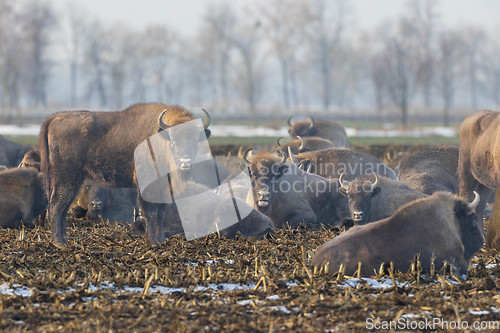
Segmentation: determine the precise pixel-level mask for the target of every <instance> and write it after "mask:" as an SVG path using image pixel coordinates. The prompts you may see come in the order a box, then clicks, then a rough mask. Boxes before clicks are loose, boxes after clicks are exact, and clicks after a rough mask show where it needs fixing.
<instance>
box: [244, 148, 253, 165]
mask: <svg viewBox="0 0 500 333" xmlns="http://www.w3.org/2000/svg"><path fill="white" fill-rule="evenodd" d="M252 149H253V148H248V149H247V150H245V152H244V153H243V161H245V163H246V164H247V165H249V164H252V162H250V161H249V160H248V153H249V152H250V150H252Z"/></svg>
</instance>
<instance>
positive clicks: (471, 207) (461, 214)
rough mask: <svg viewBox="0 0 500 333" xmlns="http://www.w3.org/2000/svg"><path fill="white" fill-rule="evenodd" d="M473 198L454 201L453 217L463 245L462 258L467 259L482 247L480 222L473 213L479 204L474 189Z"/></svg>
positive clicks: (477, 195)
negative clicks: (467, 200) (468, 200)
mask: <svg viewBox="0 0 500 333" xmlns="http://www.w3.org/2000/svg"><path fill="white" fill-rule="evenodd" d="M474 195H475V198H474V200H473V201H472V202H471V203H467V202H465V201H463V200H457V201H456V203H455V219H456V220H458V223H459V226H460V234H461V238H462V243H463V245H464V258H465V260H469V259H471V258H472V257H474V254H475V253H476V252H477V251H479V250H480V249H481V248H482V247H483V242H484V240H483V236H482V232H481V224H480V223H478V218H477V215H476V213H475V210H476V207H477V205H478V204H479V194H477V192H476V191H474Z"/></svg>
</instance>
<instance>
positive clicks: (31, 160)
mask: <svg viewBox="0 0 500 333" xmlns="http://www.w3.org/2000/svg"><path fill="white" fill-rule="evenodd" d="M19 167H20V168H35V169H36V170H38V171H40V151H39V150H37V149H34V150H30V151H28V152H27V153H26V154H24V156H23V159H22V160H21V162H20V163H19Z"/></svg>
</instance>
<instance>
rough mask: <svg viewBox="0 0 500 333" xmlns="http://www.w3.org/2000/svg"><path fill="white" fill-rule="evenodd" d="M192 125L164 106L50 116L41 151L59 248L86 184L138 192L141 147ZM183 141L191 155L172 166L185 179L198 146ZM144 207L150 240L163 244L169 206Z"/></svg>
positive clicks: (193, 140) (182, 113)
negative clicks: (168, 131)
mask: <svg viewBox="0 0 500 333" xmlns="http://www.w3.org/2000/svg"><path fill="white" fill-rule="evenodd" d="M205 112H206V111H205ZM207 116H208V113H207ZM193 119H194V117H193V115H192V113H191V112H189V111H188V110H186V109H184V108H182V107H180V106H167V105H164V104H160V103H149V104H135V105H132V106H130V107H129V108H127V109H125V110H123V111H117V112H89V111H75V112H61V113H56V114H53V115H51V116H49V117H48V118H47V119H46V120H45V121H44V123H43V124H42V128H41V133H40V142H39V146H40V159H41V171H42V173H43V177H44V185H45V189H46V193H47V197H48V199H49V214H48V215H49V221H50V223H51V228H52V230H51V231H52V241H53V242H54V244H55V245H57V246H65V244H66V243H67V236H66V213H67V211H68V208H69V206H70V204H71V202H72V201H73V199H74V198H75V197H76V195H77V193H78V190H79V189H80V186H81V185H82V183H83V182H84V180H88V181H95V182H97V183H103V184H106V185H107V186H111V187H133V186H134V179H133V178H134V161H133V159H134V150H135V149H136V147H137V146H138V145H139V144H140V143H141V142H143V141H145V140H146V139H148V138H149V137H150V136H152V135H154V134H156V133H158V132H160V131H162V130H163V129H167V128H170V127H172V126H175V125H178V124H182V123H185V122H187V121H191V120H193ZM209 123H210V118H207V121H206V122H205V124H204V127H205V132H206V136H207V137H208V136H209V135H210V130H208V128H207V127H208V125H209ZM174 132H175V131H174ZM184 134H185V133H184ZM186 137H188V139H186ZM169 139H170V142H171V143H172V144H173V143H177V141H176V140H177V138H176V137H170V138H169ZM179 140H180V141H181V142H178V146H179V147H183V149H184V151H185V152H186V154H185V156H182V158H180V160H179V161H172V163H176V165H177V164H178V165H179V166H180V173H183V172H188V171H189V170H188V169H189V162H190V161H191V160H194V158H195V156H196V154H197V148H198V141H199V140H198V137H193V136H187V135H182V138H180V139H179ZM168 160H171V159H168ZM175 168H176V167H172V169H175ZM139 202H140V203H141V202H142V204H143V206H144V208H143V211H144V214H145V216H146V219H147V223H146V235H147V237H148V240H149V241H150V242H151V243H153V244H159V243H162V242H163V241H164V240H165V235H164V233H163V230H162V228H163V222H164V221H160V218H159V215H161V216H162V217H165V216H166V214H167V213H166V212H165V211H166V210H168V206H167V205H168V204H152V203H144V202H143V201H142V200H141V199H139ZM159 210H160V214H158V211H159Z"/></svg>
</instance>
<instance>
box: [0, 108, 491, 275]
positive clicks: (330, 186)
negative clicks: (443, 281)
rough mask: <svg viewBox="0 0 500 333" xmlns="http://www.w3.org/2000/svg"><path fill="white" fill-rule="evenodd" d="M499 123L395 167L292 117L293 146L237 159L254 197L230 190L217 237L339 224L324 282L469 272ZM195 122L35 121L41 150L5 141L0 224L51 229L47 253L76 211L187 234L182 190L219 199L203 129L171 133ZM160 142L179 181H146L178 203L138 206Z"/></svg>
mask: <svg viewBox="0 0 500 333" xmlns="http://www.w3.org/2000/svg"><path fill="white" fill-rule="evenodd" d="M203 111H204V112H205V114H206V120H205V122H204V123H203V127H204V128H203V127H201V125H200V128H201V129H202V131H201V132H200V133H203V134H204V135H205V136H206V137H208V136H210V130H209V129H208V126H209V124H210V116H209V114H208V112H206V111H205V110H203ZM499 115H500V113H498V112H492V111H480V112H477V113H474V114H472V115H470V116H469V117H467V118H466V119H465V120H464V122H463V123H462V125H461V127H460V146H459V147H454V146H429V147H426V148H423V149H420V150H417V151H412V152H410V153H409V154H408V155H406V156H404V157H403V158H402V159H400V161H399V163H398V164H397V166H396V167H394V169H392V168H390V167H388V166H387V165H386V164H384V163H383V162H382V161H381V160H379V159H378V158H376V157H375V156H373V155H370V154H367V153H362V152H358V151H355V150H351V149H350V145H349V142H348V137H347V134H346V131H345V129H344V128H343V127H342V126H341V125H340V124H338V123H336V122H332V121H325V120H317V119H314V118H312V117H309V118H308V120H305V121H296V122H292V118H290V119H289V121H288V124H289V126H290V128H289V134H290V136H291V138H290V140H289V142H288V143H282V142H280V141H284V140H283V139H282V138H281V140H280V139H278V142H277V146H276V150H275V151H271V152H269V151H259V152H254V151H252V149H248V150H247V151H246V152H245V153H244V154H242V156H241V163H242V164H241V165H242V166H243V167H244V166H245V165H246V168H245V169H246V170H247V172H248V176H249V177H250V183H251V189H249V188H246V187H244V186H240V187H238V185H237V184H236V183H234V188H232V187H229V191H231V194H232V195H233V197H234V193H233V192H241V193H240V196H239V197H240V198H239V199H233V200H234V202H233V204H234V205H235V207H236V206H237V205H238V207H248V212H250V213H249V214H248V215H247V216H246V217H245V216H243V217H242V218H241V219H240V220H239V222H238V223H236V224H235V225H233V226H231V227H228V228H226V229H224V230H220V231H219V232H220V233H221V235H223V236H226V237H234V236H235V235H236V234H237V233H241V234H243V235H246V236H249V237H263V236H264V235H265V234H267V233H272V232H273V231H272V229H273V228H296V227H298V226H299V225H301V224H304V225H306V226H320V225H332V226H339V227H340V226H342V227H345V229H347V230H346V231H345V232H343V233H342V234H341V235H340V236H337V237H335V238H333V239H331V240H330V241H328V242H326V243H325V244H323V245H321V246H320V247H319V248H318V249H317V251H316V254H315V255H314V256H313V259H312V262H311V264H312V266H314V267H315V268H317V269H320V270H324V272H326V273H331V274H333V273H336V272H339V271H344V272H345V273H347V274H350V275H352V274H355V273H357V274H358V275H363V276H371V275H373V274H374V273H376V272H377V271H378V270H380V269H381V267H382V268H383V267H385V268H386V269H387V268H389V267H390V268H391V269H396V270H401V271H405V270H408V269H409V267H410V265H411V264H412V262H414V260H415V259H416V258H418V259H419V260H420V262H421V265H422V268H423V269H424V270H426V271H427V270H429V269H430V268H431V266H432V267H435V268H436V269H439V268H440V267H442V266H443V265H447V264H450V265H451V266H453V267H455V269H457V270H458V271H459V272H464V271H465V270H466V269H467V265H468V262H469V260H470V259H471V258H472V257H473V256H474V254H475V253H476V252H477V251H479V250H480V249H481V248H482V246H483V238H484V237H485V235H486V245H487V246H489V247H493V248H496V249H499V248H500V195H496V196H495V201H494V207H493V213H492V216H491V218H490V219H489V221H488V224H487V228H486V230H485V228H484V225H483V217H484V211H485V208H486V206H487V204H488V202H489V200H490V196H491V195H492V193H493V192H494V191H495V189H496V186H497V184H498V182H499V181H500V132H498V128H499V122H500V116H499ZM194 119H195V117H194V115H193V114H192V113H191V112H189V111H188V110H186V109H184V108H183V107H180V106H168V105H164V104H160V103H149V104H136V105H132V106H130V107H129V108H127V109H125V110H123V111H117V112H89V111H76V112H61V113H56V114H53V115H51V116H49V117H48V118H47V119H46V120H45V121H44V123H43V124H42V127H41V133H40V137H39V148H40V149H39V150H33V149H32V148H31V147H27V146H21V145H17V144H15V143H12V142H9V141H7V140H6V139H4V138H3V137H0V147H1V151H0V159H1V160H0V163H2V164H4V165H5V166H6V168H5V170H3V171H0V185H1V186H0V210H1V219H0V225H1V226H2V227H7V228H16V227H21V226H23V225H24V226H25V227H33V226H34V225H35V223H36V221H39V223H41V224H43V223H44V221H45V219H47V222H48V223H49V224H50V227H51V233H52V241H53V243H54V245H56V246H58V247H65V245H66V244H67V242H68V239H67V234H66V224H67V222H66V215H67V214H68V210H69V209H70V206H72V205H73V209H72V210H73V212H75V211H76V214H77V215H79V216H82V217H83V216H86V217H87V218H95V217H101V218H102V219H104V220H111V221H119V222H123V223H128V224H130V225H131V228H132V229H133V230H134V231H136V232H138V233H140V234H143V235H144V236H145V237H146V238H147V239H148V241H149V242H150V243H151V244H162V243H163V242H164V241H165V239H166V237H170V236H172V235H174V234H178V233H182V232H183V231H186V230H183V225H182V223H181V220H180V217H179V212H178V210H177V209H178V207H177V206H176V203H175V196H176V193H182V191H186V188H185V187H186V186H188V187H189V188H188V189H187V190H192V189H199V191H205V190H206V191H208V192H209V193H212V192H214V193H213V197H214V200H217V199H216V198H217V195H218V194H220V193H215V192H217V191H215V190H214V189H213V185H212V184H210V183H209V182H208V183H207V182H206V181H205V179H204V178H203V176H199V175H197V170H196V168H194V167H192V166H193V164H194V161H195V159H196V158H197V154H198V148H199V141H200V137H199V135H198V133H197V132H196V133H195V132H193V133H177V132H178V131H177V132H176V131H166V130H167V129H172V128H174V127H175V126H176V125H179V124H184V123H186V122H189V121H191V120H194ZM200 124H201V123H200ZM167 132H168V135H167ZM176 133H177V134H176ZM154 135H162V137H163V138H165V139H166V141H167V143H168V147H169V150H168V151H169V152H178V153H175V154H173V153H171V155H167V156H166V157H165V161H166V162H165V163H167V165H168V166H169V168H170V170H175V172H173V173H172V174H169V175H168V176H167V175H163V174H160V173H158V170H156V172H157V174H156V175H155V174H151V175H150V176H151V177H159V178H161V177H165V179H167V177H168V182H165V181H164V182H162V184H167V185H166V187H167V190H168V191H169V193H174V200H173V202H151V200H146V199H145V198H144V197H143V195H141V191H140V187H139V185H138V177H139V176H140V175H137V172H136V171H137V170H135V164H134V150H135V149H136V147H137V146H138V145H139V144H141V143H143V142H148V145H149V149H150V151H151V154H152V161H153V162H155V163H156V161H157V160H160V159H161V158H163V157H161V156H155V154H153V149H152V148H151V142H150V140H149V138H150V137H152V136H154ZM136 158H137V157H136ZM205 163H210V167H212V166H213V165H215V169H216V173H217V178H218V180H219V181H220V182H223V181H227V180H229V179H232V177H235V175H237V174H238V171H239V170H236V171H235V170H234V169H235V168H234V167H232V166H229V165H227V166H225V165H223V163H221V162H220V160H210V161H205ZM243 167H242V169H243ZM203 168H204V167H203ZM236 169H238V167H236ZM175 179H181V180H183V182H179V181H175ZM497 193H498V192H497ZM210 195H212V194H210ZM242 198H243V199H242ZM245 198H246V199H245ZM245 200H246V202H245ZM214 202H216V201H214ZM75 207H76V208H75ZM224 207H225V206H224V205H222V204H221V205H220V206H219V205H218V204H217V203H216V204H213V205H212V204H211V205H208V206H207V205H206V204H203V203H200V204H199V205H198V207H192V208H191V209H192V212H193V214H199V215H200V216H203V217H204V218H207V217H209V218H210V219H212V220H214V221H217V219H219V218H220V217H221V216H222V215H223V214H224V210H226V208H224ZM45 211H47V216H45Z"/></svg>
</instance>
